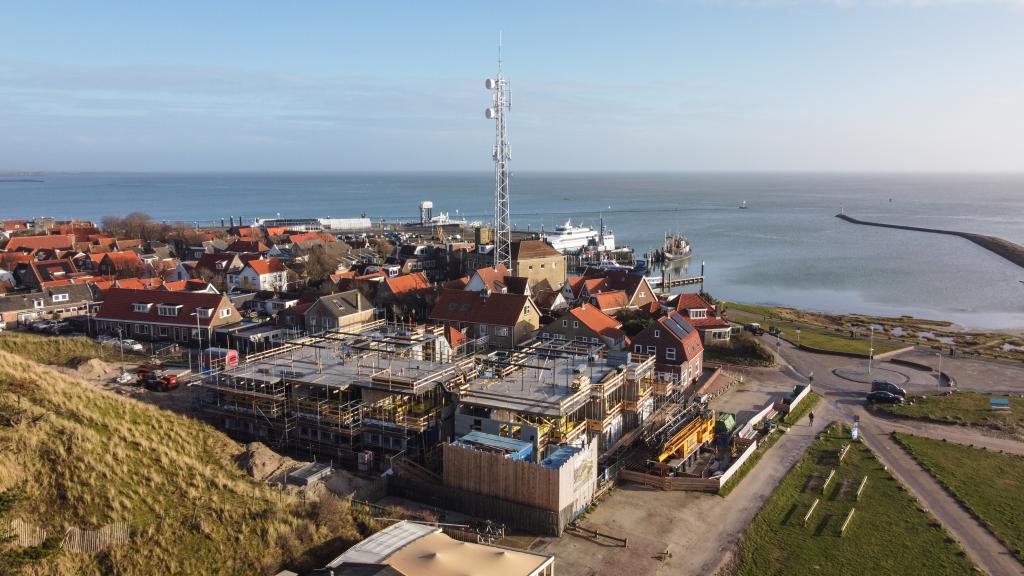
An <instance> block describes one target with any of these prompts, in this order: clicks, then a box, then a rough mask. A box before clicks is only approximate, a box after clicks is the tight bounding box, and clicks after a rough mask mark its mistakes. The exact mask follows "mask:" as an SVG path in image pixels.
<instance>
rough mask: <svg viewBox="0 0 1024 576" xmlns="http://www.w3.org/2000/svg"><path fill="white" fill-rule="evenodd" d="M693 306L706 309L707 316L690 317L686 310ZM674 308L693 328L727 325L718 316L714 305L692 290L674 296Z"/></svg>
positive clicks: (726, 326)
mask: <svg viewBox="0 0 1024 576" xmlns="http://www.w3.org/2000/svg"><path fill="white" fill-rule="evenodd" d="M694 308H698V309H701V308H702V309H704V310H707V316H706V317H705V318H691V317H690V315H689V314H688V313H687V311H688V310H691V309H694ZM675 310H676V312H679V313H680V314H682V315H683V316H685V317H686V320H687V322H689V323H690V324H691V325H692V326H694V327H695V328H704V329H708V328H728V327H729V323H728V322H727V321H725V320H724V319H722V318H719V317H718V313H717V312H716V311H715V308H714V306H712V305H711V304H709V303H708V301H707V300H705V299H704V298H703V297H702V296H701V295H700V294H696V293H693V292H688V293H683V294H680V295H679V296H678V297H677V298H676V306H675Z"/></svg>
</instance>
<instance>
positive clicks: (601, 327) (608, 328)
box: [539, 303, 628, 350]
mask: <svg viewBox="0 0 1024 576" xmlns="http://www.w3.org/2000/svg"><path fill="white" fill-rule="evenodd" d="M539 334H540V337H541V340H545V341H546V340H557V341H563V342H575V343H577V344H580V345H589V346H597V345H600V344H603V345H605V346H607V347H608V349H610V350H623V349H625V347H626V345H627V344H628V339H627V338H626V333H625V332H623V331H622V323H621V322H619V321H618V320H616V319H615V318H613V317H611V316H609V315H607V314H605V313H604V312H602V311H601V310H599V309H598V308H596V307H595V306H593V305H591V304H587V303H583V304H581V305H580V306H579V307H577V308H573V309H572V310H569V311H568V312H566V313H565V314H563V315H562V317H561V318H556V319H555V320H553V321H551V322H549V323H547V324H545V325H544V326H542V327H541V328H540V330H539Z"/></svg>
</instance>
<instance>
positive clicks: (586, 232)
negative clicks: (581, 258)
mask: <svg viewBox="0 0 1024 576" xmlns="http://www.w3.org/2000/svg"><path fill="white" fill-rule="evenodd" d="M544 239H545V240H547V241H548V243H549V244H551V245H552V246H553V247H554V248H555V250H558V251H559V252H574V251H576V250H579V249H581V248H587V247H592V248H599V249H600V250H602V251H612V250H615V235H614V234H612V231H611V230H607V229H604V228H603V225H602V230H594V229H593V228H591V227H589V226H573V224H572V220H571V219H569V220H566V221H565V224H562V225H560V226H556V227H555V230H554V231H553V232H549V233H547V234H546V235H545V236H544Z"/></svg>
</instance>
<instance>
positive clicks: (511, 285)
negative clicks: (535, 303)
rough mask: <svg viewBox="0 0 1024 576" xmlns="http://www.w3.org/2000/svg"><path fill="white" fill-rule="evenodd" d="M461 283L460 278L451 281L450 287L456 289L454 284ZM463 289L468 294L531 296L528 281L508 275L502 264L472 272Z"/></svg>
mask: <svg viewBox="0 0 1024 576" xmlns="http://www.w3.org/2000/svg"><path fill="white" fill-rule="evenodd" d="M461 281H462V279H461V278H459V279H456V280H454V281H452V284H451V285H450V287H452V288H455V287H457V284H456V283H457V282H461ZM446 286H447V284H446ZM463 289H464V290H468V291H470V292H486V293H487V294H492V293H498V294H508V293H512V294H525V295H526V296H530V295H531V294H530V283H529V279H527V278H519V277H516V276H511V275H509V273H508V268H505V265H504V264H498V265H497V266H485V267H483V268H480V269H479V270H474V271H473V274H472V275H470V276H469V277H468V278H467V279H466V281H465V286H464V287H463Z"/></svg>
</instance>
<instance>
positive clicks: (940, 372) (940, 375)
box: [936, 346, 942, 390]
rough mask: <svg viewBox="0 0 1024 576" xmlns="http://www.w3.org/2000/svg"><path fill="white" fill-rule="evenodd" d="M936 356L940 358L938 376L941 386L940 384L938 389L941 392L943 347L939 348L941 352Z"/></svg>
mask: <svg viewBox="0 0 1024 576" xmlns="http://www.w3.org/2000/svg"><path fill="white" fill-rule="evenodd" d="M936 356H938V357H939V376H938V381H939V384H938V387H939V389H940V390H941V389H942V347H941V346H940V347H939V351H938V352H937V353H936Z"/></svg>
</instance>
